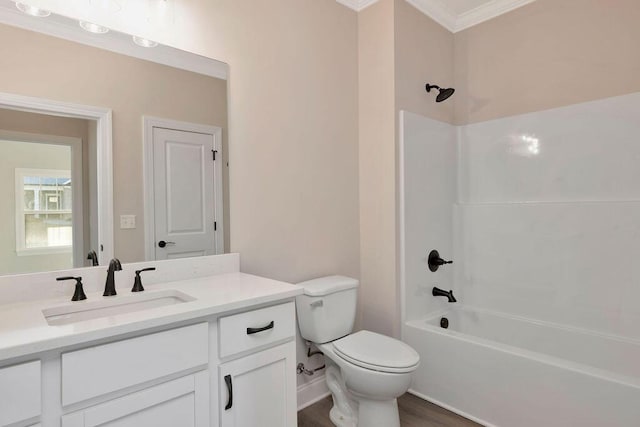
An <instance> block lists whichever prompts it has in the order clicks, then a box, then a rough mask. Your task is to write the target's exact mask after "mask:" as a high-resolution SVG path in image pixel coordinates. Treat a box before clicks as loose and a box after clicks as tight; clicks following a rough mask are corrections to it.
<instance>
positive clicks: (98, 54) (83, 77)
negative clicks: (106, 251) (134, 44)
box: [0, 25, 228, 262]
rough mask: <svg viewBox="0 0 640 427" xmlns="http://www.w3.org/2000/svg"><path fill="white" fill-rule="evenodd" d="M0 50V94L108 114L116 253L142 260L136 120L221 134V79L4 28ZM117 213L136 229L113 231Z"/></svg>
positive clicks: (224, 112) (223, 105)
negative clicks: (133, 220) (131, 219)
mask: <svg viewBox="0 0 640 427" xmlns="http://www.w3.org/2000/svg"><path fill="white" fill-rule="evenodd" d="M0 51H2V52H3V54H2V55H0V70H1V72H0V73H1V76H2V78H1V79H0V91H1V92H10V93H17V94H21V95H29V96H37V97H43V98H49V99H55V100H60V101H67V102H73V103H80V104H88V105H95V106H100V107H108V108H111V109H112V110H113V162H114V214H115V218H116V221H115V222H116V227H115V254H116V256H117V257H118V258H120V259H121V260H122V261H127V262H131V261H140V260H142V259H144V221H143V220H144V206H143V189H142V116H144V115H151V116H157V117H163V118H169V119H174V120H183V121H188V122H195V123H202V124H209V125H214V126H220V127H222V128H223V135H226V133H227V132H226V129H227V126H226V121H227V108H226V103H227V101H226V89H227V88H226V82H225V81H223V80H219V79H214V78H212V77H207V76H202V75H199V74H195V73H191V72H187V71H183V70H178V69H175V68H171V67H167V66H163V65H159V64H155V63H152V62H147V61H142V60H139V59H135V58H131V57H127V56H123V55H119V54H115V53H112V52H108V51H104V50H101V49H96V48H93V47H89V46H84V45H80V44H76V43H72V42H68V41H65V40H61V39H57V38H54V37H49V36H46V35H43V34H38V33H33V32H30V31H25V30H21V29H17V28H13V27H8V26H5V25H0ZM226 151H228V150H226ZM227 205H228V204H227ZM123 214H133V215H136V217H137V228H136V229H134V230H120V229H119V227H118V226H117V225H118V224H119V221H118V218H119V215H123Z"/></svg>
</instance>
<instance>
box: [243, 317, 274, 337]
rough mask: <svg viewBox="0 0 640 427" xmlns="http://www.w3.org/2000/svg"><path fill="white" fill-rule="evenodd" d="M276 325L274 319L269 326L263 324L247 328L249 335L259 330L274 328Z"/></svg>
mask: <svg viewBox="0 0 640 427" xmlns="http://www.w3.org/2000/svg"><path fill="white" fill-rule="evenodd" d="M274 326H275V323H273V320H272V321H271V323H269V324H268V325H267V326H263V327H262V328H247V335H253V334H257V333H258V332H264V331H267V330H269V329H273V327H274Z"/></svg>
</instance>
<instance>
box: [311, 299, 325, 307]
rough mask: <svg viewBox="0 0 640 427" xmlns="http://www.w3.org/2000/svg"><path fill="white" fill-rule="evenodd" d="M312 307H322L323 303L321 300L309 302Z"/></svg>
mask: <svg viewBox="0 0 640 427" xmlns="http://www.w3.org/2000/svg"><path fill="white" fill-rule="evenodd" d="M309 305H310V306H311V307H312V308H316V307H322V306H323V305H324V302H323V300H318V301H314V302H312V303H311V304H309Z"/></svg>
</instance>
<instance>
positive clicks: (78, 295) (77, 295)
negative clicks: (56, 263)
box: [56, 276, 87, 301]
mask: <svg viewBox="0 0 640 427" xmlns="http://www.w3.org/2000/svg"><path fill="white" fill-rule="evenodd" d="M56 280H57V281H58V282H60V281H63V280H75V281H76V290H75V292H74V293H73V297H72V298H71V301H82V300H85V299H87V295H86V294H85V293H84V289H82V277H73V276H64V277H57V278H56Z"/></svg>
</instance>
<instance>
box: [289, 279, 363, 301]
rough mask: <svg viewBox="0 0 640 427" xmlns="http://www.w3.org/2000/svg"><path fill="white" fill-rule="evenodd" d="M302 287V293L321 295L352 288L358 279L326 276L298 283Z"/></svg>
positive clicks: (312, 295)
mask: <svg viewBox="0 0 640 427" xmlns="http://www.w3.org/2000/svg"><path fill="white" fill-rule="evenodd" d="M298 286H302V287H303V288H304V294H305V295H308V296H311V297H322V296H325V295H329V294H333V293H335V292H340V291H345V290H347V289H353V288H356V287H357V286H358V280H357V279H353V278H351V277H346V276H328V277H320V278H318V279H313V280H307V281H306V282H301V283H298Z"/></svg>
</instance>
